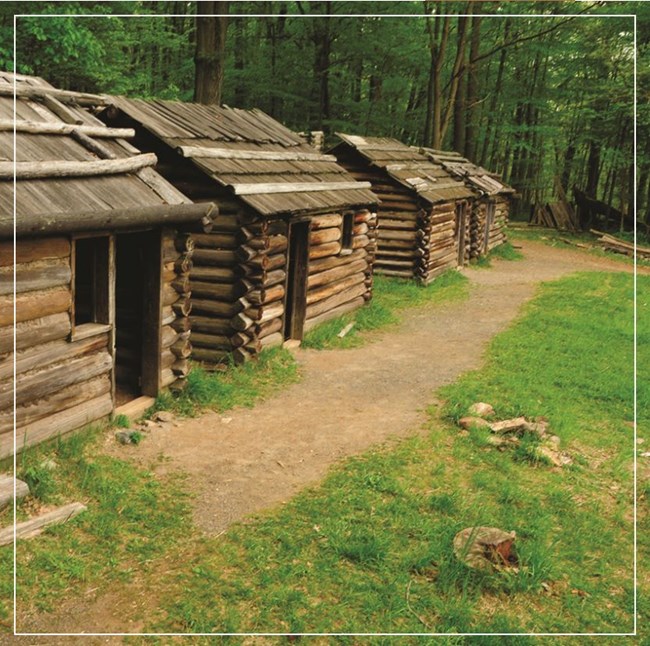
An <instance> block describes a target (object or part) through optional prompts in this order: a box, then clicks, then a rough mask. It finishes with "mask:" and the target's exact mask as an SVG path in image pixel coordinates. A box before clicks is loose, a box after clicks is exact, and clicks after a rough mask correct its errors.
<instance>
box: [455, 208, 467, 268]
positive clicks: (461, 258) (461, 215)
mask: <svg viewBox="0 0 650 646" xmlns="http://www.w3.org/2000/svg"><path fill="white" fill-rule="evenodd" d="M466 218H467V204H466V203H465V202H461V203H460V204H457V205H456V227H457V229H456V244H457V245H458V246H457V249H458V266H459V267H462V266H463V265H464V264H465V229H466V228H467V226H466V225H467V222H466Z"/></svg>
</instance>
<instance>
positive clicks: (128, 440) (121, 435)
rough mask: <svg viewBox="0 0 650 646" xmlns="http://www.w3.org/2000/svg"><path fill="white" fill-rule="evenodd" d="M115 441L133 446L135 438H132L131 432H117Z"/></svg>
mask: <svg viewBox="0 0 650 646" xmlns="http://www.w3.org/2000/svg"><path fill="white" fill-rule="evenodd" d="M115 439H116V440H117V441H118V442H119V443H120V444H132V443H133V438H132V437H131V431H117V432H116V433H115Z"/></svg>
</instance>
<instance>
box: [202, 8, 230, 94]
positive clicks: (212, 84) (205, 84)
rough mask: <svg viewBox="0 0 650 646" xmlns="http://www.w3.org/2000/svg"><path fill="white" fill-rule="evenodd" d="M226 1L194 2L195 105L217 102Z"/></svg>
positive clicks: (222, 61)
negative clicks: (195, 11)
mask: <svg viewBox="0 0 650 646" xmlns="http://www.w3.org/2000/svg"><path fill="white" fill-rule="evenodd" d="M228 5H229V2H227V1H215V0H201V1H200V2H197V3H196V10H197V14H205V15H207V17H203V18H198V17H197V19H196V50H195V54H194V64H195V69H196V75H195V80H194V100H195V101H197V102H198V103H206V104H217V105H219V104H220V103H221V87H222V85H223V75H224V63H225V48H226V32H227V29H228V16H227V14H228Z"/></svg>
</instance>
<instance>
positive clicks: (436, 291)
mask: <svg viewBox="0 0 650 646" xmlns="http://www.w3.org/2000/svg"><path fill="white" fill-rule="evenodd" d="M468 294H469V281H468V280H467V278H466V277H465V276H463V275H462V274H460V273H459V272H457V271H453V270H452V271H448V272H447V273H445V274H443V275H442V276H440V277H439V278H436V280H434V281H433V282H432V283H431V284H430V285H428V286H426V287H422V286H420V285H418V284H417V283H416V282H415V281H414V280H402V279H397V278H388V277H386V276H381V275H377V276H375V278H374V281H373V298H372V300H371V301H370V303H369V304H368V305H366V306H365V307H362V308H361V309H359V310H356V311H355V312H353V313H351V314H346V315H345V316H341V317H338V318H336V319H333V320H331V321H327V322H325V323H323V324H322V325H319V326H318V327H317V328H316V329H314V330H312V331H311V332H309V333H308V334H307V335H306V337H305V339H304V340H303V343H302V345H303V347H304V348H313V349H316V350H324V349H334V348H350V347H358V346H359V345H362V344H363V343H364V342H365V341H366V339H367V335H365V334H364V333H367V332H369V331H372V330H379V329H382V328H386V327H389V326H391V325H395V324H397V323H399V321H400V317H399V312H400V311H402V310H404V309H407V308H410V307H421V306H423V305H427V304H429V303H447V302H451V301H455V300H461V299H463V298H466V297H467V296H468ZM351 322H354V327H353V328H352V329H351V330H350V332H349V333H348V334H347V335H346V336H344V337H343V338H342V339H340V338H339V337H338V333H339V332H340V331H341V330H342V329H343V328H344V327H345V326H346V325H347V324H348V323H351Z"/></svg>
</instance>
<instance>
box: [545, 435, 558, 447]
mask: <svg viewBox="0 0 650 646" xmlns="http://www.w3.org/2000/svg"><path fill="white" fill-rule="evenodd" d="M544 442H545V443H546V444H548V445H549V446H550V447H551V448H552V449H554V450H556V451H557V450H559V448H560V438H559V437H558V436H557V435H547V436H546V437H545V438H544Z"/></svg>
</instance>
